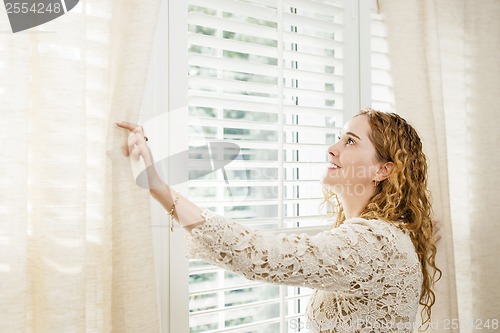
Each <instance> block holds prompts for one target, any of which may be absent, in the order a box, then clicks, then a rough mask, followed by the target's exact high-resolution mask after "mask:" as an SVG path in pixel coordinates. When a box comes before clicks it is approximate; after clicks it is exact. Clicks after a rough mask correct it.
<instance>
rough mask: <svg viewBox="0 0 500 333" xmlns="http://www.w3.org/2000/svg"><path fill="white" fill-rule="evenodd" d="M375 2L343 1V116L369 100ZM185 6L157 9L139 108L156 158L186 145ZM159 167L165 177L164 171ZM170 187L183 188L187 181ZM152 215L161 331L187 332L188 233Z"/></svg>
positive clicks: (158, 210) (180, 1)
mask: <svg viewBox="0 0 500 333" xmlns="http://www.w3.org/2000/svg"><path fill="white" fill-rule="evenodd" d="M375 6H376V0H372V1H366V0H344V7H345V12H346V16H345V17H346V18H349V20H346V22H345V24H346V25H348V27H347V30H348V31H350V34H349V35H348V36H346V41H347V43H346V48H345V53H346V60H345V61H346V63H345V67H344V68H345V69H346V71H345V76H346V77H347V78H348V79H347V80H346V84H348V85H351V88H352V87H355V88H356V89H348V91H350V92H351V93H350V95H345V97H344V98H345V99H344V110H350V112H349V111H346V112H345V117H346V118H349V117H351V116H352V115H354V114H355V113H356V112H357V110H359V109H360V108H362V107H366V106H370V105H371V101H372V96H371V59H370V53H371V46H370V20H371V18H370V13H371V11H372V9H373V8H376V7H375ZM187 7H188V6H187V0H175V1H173V0H168V1H162V4H161V8H160V12H159V20H158V26H157V32H156V36H155V43H154V48H153V52H152V55H151V61H150V72H149V76H148V81H147V84H146V88H145V92H144V98H143V105H142V109H141V123H142V125H143V127H144V129H145V131H146V132H147V134H148V137H149V138H150V147H151V150H152V151H153V153H154V155H155V158H156V160H159V159H160V158H162V157H166V156H170V155H173V154H175V153H177V152H180V151H183V150H185V149H187V147H188V132H187V126H179V124H182V123H184V124H187V122H188V115H187V68H188V65H187ZM165 41H167V42H165ZM347 69H348V70H347ZM165 92H166V93H165ZM165 127H167V128H168V131H167V133H165ZM160 142H168V144H167V145H164V144H163V145H160V144H159V143H160ZM162 171H163V172H162V174H163V175H166V176H165V180H166V181H167V182H168V180H169V179H168V178H169V176H168V170H162ZM174 188H175V189H176V190H178V191H180V192H181V193H186V192H187V185H185V184H184V185H183V184H180V185H176V186H174ZM151 214H152V222H151V229H152V233H153V242H154V249H155V262H156V274H157V281H158V286H157V287H158V304H159V311H160V322H161V332H188V331H189V297H188V294H189V286H188V278H187V276H188V271H189V269H188V259H187V258H186V256H185V253H184V250H183V249H184V248H185V245H186V244H185V238H186V237H185V235H186V232H185V231H184V230H180V228H177V229H176V230H175V231H174V233H171V232H170V227H169V223H170V222H169V220H168V217H167V214H166V213H165V211H164V209H163V207H161V206H160V205H159V204H158V203H157V202H156V201H155V200H154V199H151ZM282 317H283V316H282Z"/></svg>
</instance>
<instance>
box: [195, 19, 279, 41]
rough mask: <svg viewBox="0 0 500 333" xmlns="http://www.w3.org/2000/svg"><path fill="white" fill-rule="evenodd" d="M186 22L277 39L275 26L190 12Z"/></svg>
mask: <svg viewBox="0 0 500 333" xmlns="http://www.w3.org/2000/svg"><path fill="white" fill-rule="evenodd" d="M188 23H189V24H192V25H198V26H203V27H209V28H214V29H219V30H223V31H231V32H237V33H241V34H244V35H249V36H255V37H260V38H265V39H270V40H277V39H278V31H277V30H276V29H275V28H270V27H264V26H261V25H257V24H249V23H243V22H238V21H234V20H229V19H225V18H221V17H216V16H211V15H206V14H200V13H194V12H191V13H189V15H188Z"/></svg>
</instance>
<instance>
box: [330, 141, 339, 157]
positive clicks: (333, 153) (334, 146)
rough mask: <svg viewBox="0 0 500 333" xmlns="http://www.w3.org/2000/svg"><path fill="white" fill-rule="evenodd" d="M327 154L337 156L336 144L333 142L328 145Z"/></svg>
mask: <svg viewBox="0 0 500 333" xmlns="http://www.w3.org/2000/svg"><path fill="white" fill-rule="evenodd" d="M328 155H331V156H339V150H338V149H337V144H333V145H331V146H330V147H328Z"/></svg>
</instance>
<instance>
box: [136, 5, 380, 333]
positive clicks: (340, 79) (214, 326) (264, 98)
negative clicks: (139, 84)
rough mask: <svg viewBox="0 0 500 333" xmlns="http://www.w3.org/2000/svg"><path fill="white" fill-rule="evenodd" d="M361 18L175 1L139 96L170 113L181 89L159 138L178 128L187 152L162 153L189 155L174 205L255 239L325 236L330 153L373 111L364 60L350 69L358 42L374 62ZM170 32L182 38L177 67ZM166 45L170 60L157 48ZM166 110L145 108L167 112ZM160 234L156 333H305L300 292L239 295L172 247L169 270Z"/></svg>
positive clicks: (353, 10)
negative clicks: (365, 104) (188, 205)
mask: <svg viewBox="0 0 500 333" xmlns="http://www.w3.org/2000/svg"><path fill="white" fill-rule="evenodd" d="M363 6H368V8H369V7H370V6H369V3H367V2H364V1H359V3H358V1H350V0H349V1H347V0H294V1H290V0H211V1H204V0H185V2H183V1H179V2H175V3H174V2H172V3H170V4H169V6H168V8H167V9H165V8H164V9H163V10H164V11H168V14H166V15H167V16H166V18H164V19H167V20H168V24H165V22H163V23H162V22H160V27H163V28H160V30H159V31H160V33H159V38H158V41H157V43H158V45H157V51H156V53H155V55H154V58H153V59H156V65H155V60H153V67H152V68H153V70H152V74H151V76H152V77H156V83H155V84H156V85H157V86H159V88H158V87H157V88H154V89H153V88H151V87H150V89H149V91H150V92H151V91H153V90H155V91H164V90H168V91H169V99H170V100H175V99H176V98H178V96H177V95H178V94H179V93H175V92H173V91H174V90H175V89H176V87H177V92H179V91H180V89H181V88H179V87H184V85H186V86H185V88H186V89H185V90H186V91H188V95H187V96H186V98H185V99H186V104H187V107H186V109H185V110H184V111H181V113H179V110H178V108H177V111H176V112H177V114H178V115H181V116H176V117H175V121H172V120H170V125H169V128H170V131H179V129H180V128H181V127H182V128H184V127H185V128H186V133H185V138H183V137H182V135H180V136H179V135H176V136H170V140H169V142H168V144H169V145H170V147H172V146H173V145H174V143H173V140H172V137H175V140H176V141H175V147H176V148H175V149H177V151H178V150H179V149H181V148H179V146H184V149H188V148H189V151H190V154H189V158H190V161H189V167H188V168H187V170H186V172H187V173H188V176H189V179H190V181H189V182H187V183H186V184H184V188H183V189H182V191H183V192H184V193H186V194H188V195H189V197H190V198H191V199H192V200H193V201H195V202H196V203H198V204H199V205H200V206H203V207H207V208H209V209H212V210H214V211H215V212H217V213H219V214H222V215H225V216H227V217H230V218H233V219H235V220H238V221H239V222H240V223H243V224H247V225H249V226H251V227H252V228H256V229H262V230H265V229H268V231H271V229H272V231H273V232H310V233H315V232H317V231H318V230H319V229H320V228H324V227H327V226H329V225H331V223H332V221H330V220H328V219H326V218H325V216H326V214H325V211H324V210H320V204H321V203H322V201H323V196H322V188H321V185H320V183H319V179H320V177H321V175H322V172H324V169H325V165H326V161H327V154H326V149H327V147H328V146H329V145H331V144H332V143H334V141H335V138H336V137H337V135H338V134H339V132H340V129H341V127H342V126H343V124H344V122H345V120H346V119H348V118H350V117H351V115H352V114H354V113H356V112H357V111H358V110H359V108H360V107H361V106H362V105H361V104H362V103H361V102H360V101H361V100H368V101H370V97H369V96H368V97H367V96H364V97H363V96H362V94H364V93H367V95H370V93H371V88H370V89H369V90H365V92H363V89H362V88H361V85H360V77H368V78H369V77H371V68H370V64H369V62H370V59H369V58H368V60H367V61H368V62H367V64H366V63H365V64H364V65H363V64H361V62H362V61H365V60H363V58H362V57H360V45H361V44H362V43H364V42H365V41H367V42H368V46H366V45H365V46H366V50H368V52H370V51H369V50H370V46H369V41H370V39H371V38H372V37H371V35H370V29H367V31H366V32H364V31H362V30H361V29H360V22H359V20H360V19H361V20H366V22H365V24H366V23H367V22H370V17H369V15H368V16H366V17H362V15H360V13H361V9H360V7H363ZM164 7H166V6H165V5H164ZM162 24H163V25H162ZM180 27H183V28H184V29H186V30H187V31H185V33H186V35H187V41H183V42H185V43H186V44H187V45H186V48H187V60H184V59H185V58H186V54H185V52H184V51H182V48H180V46H182V43H180V41H181V39H182V38H184V35H183V34H182V28H180ZM167 29H168V30H169V31H168V37H165V36H164V35H162V32H161V31H163V34H164V33H165V30H167ZM172 30H175V31H172ZM162 36H163V37H162ZM165 40H169V43H168V48H167V47H165V46H161V43H164V41H165ZM167 49H168V50H167ZM164 57H168V58H169V60H168V63H169V64H170V66H169V67H168V70H166V71H164V72H163V73H164V74H165V75H169V77H170V79H169V82H168V83H166V84H165V83H162V80H161V79H159V78H158V76H159V75H158V71H157V70H158V69H160V70H161V69H162V68H163V67H162V66H164V64H163V65H162V61H165V60H164ZM172 58H173V59H174V60H173V61H172V60H171V59H172ZM183 61H186V62H187V64H186V67H187V71H188V75H187V76H185V77H182V74H185V73H184V72H183V69H182V66H181V65H182V64H183ZM179 67H181V69H179ZM366 67H367V68H368V72H369V73H365V72H363V68H366ZM160 72H161V71H160ZM179 73H181V74H179ZM183 80H186V81H183ZM155 84H153V85H155ZM162 84H163V85H168V89H165V88H164V87H163V88H162ZM153 95H154V94H153ZM158 96H160V97H158ZM362 97H363V98H362ZM162 98H163V97H162V96H161V94H158V95H157V97H156V99H162ZM165 103H166V102H165ZM169 103H170V105H169V106H165V105H161V103H160V105H158V106H154V107H155V108H156V109H159V110H164V109H165V107H169V108H170V109H172V108H175V105H174V106H172V104H175V103H172V102H171V101H169ZM178 104H179V103H178ZM157 113H159V114H162V111H157ZM170 113H173V112H172V110H171V112H170ZM156 119H160V118H156ZM162 121H163V120H162ZM166 122H169V120H168V119H167V120H166ZM157 123H158V121H156V122H155V125H154V126H156V125H157ZM145 125H146V124H145ZM145 127H146V126H145ZM146 129H147V127H146ZM158 131H159V130H158ZM148 134H152V133H151V132H149V133H148ZM184 139H185V141H184ZM151 141H153V140H151ZM220 143H224V145H221V144H220ZM151 144H153V142H152V143H151ZM181 150H182V149H181ZM170 154H172V152H170ZM155 156H158V154H155ZM220 159H223V160H225V161H220ZM207 160H210V163H206V161H207ZM158 216H160V215H158ZM164 218H165V217H164V213H163V215H162V217H161V219H164ZM158 219H160V217H158ZM166 230H168V229H167V228H164V234H163V235H161V237H160V238H158V239H157V244H156V246H157V253H158V254H159V255H158V257H159V258H161V259H158V260H159V261H158V267H159V275H158V277H159V281H160V290H161V291H160V301H161V304H162V308H161V310H162V319H163V320H162V321H163V331H164V332H167V331H168V329H167V327H169V326H170V331H183V332H184V331H189V332H214V333H215V332H307V329H304V325H305V322H306V320H305V315H304V312H305V308H306V305H307V303H308V298H309V295H310V292H311V291H310V290H309V289H307V288H298V287H286V286H274V285H269V284H262V283H257V282H253V281H248V280H246V279H244V278H242V277H240V276H238V275H235V274H233V273H231V272H228V271H225V270H222V269H219V268H217V267H214V266H212V265H209V264H207V263H205V262H203V261H198V260H191V261H189V263H186V265H184V262H183V260H184V259H183V258H181V257H182V255H179V251H178V248H179V246H181V245H180V243H176V245H175V246H172V245H170V253H171V257H170V259H169V260H168V259H167V258H166V257H165V252H167V251H168V250H169V247H168V246H165V242H170V243H172V242H178V240H175V239H176V238H177V237H178V236H177V235H175V236H174V237H172V235H169V234H168V232H167V231H166ZM169 237H170V238H169ZM165 239H167V240H165ZM168 239H170V240H168ZM165 261H167V262H165ZM173 267H175V269H173ZM186 275H189V286H188V285H187V284H186V285H185V286H184V285H182V283H184V282H182V281H184V280H185V276H186ZM174 281H175V282H174ZM165 284H167V285H168V284H169V285H170V289H169V290H170V293H169V292H165V291H164V287H163V286H164V285H165ZM188 296H189V304H188V302H187V301H186V302H184V299H187V298H188ZM184 306H185V308H184ZM184 310H185V311H184ZM184 312H186V313H188V312H189V318H187V317H188V316H186V317H185V318H184Z"/></svg>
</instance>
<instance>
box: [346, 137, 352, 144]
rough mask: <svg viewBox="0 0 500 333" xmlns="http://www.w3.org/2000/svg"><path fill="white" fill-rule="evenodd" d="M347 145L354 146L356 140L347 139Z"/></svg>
mask: <svg viewBox="0 0 500 333" xmlns="http://www.w3.org/2000/svg"><path fill="white" fill-rule="evenodd" d="M346 144H348V145H353V144H354V140H353V139H351V138H347V142H346Z"/></svg>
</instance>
